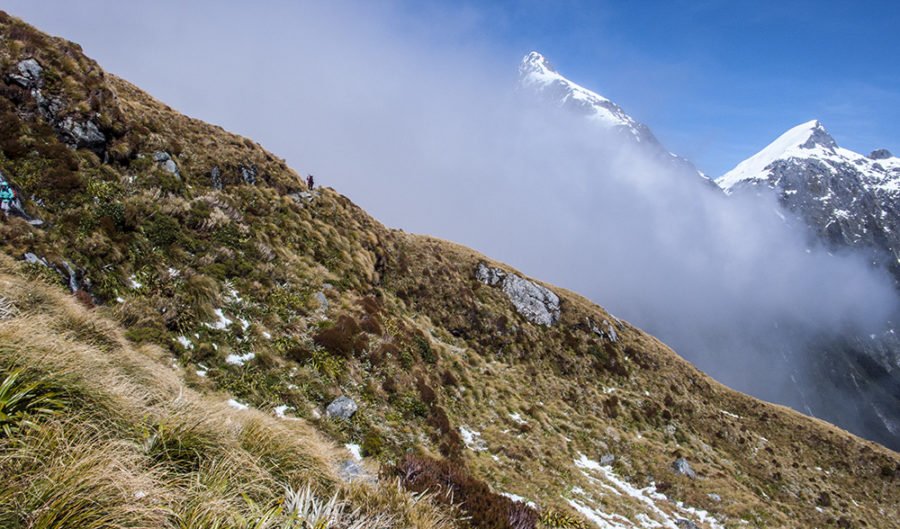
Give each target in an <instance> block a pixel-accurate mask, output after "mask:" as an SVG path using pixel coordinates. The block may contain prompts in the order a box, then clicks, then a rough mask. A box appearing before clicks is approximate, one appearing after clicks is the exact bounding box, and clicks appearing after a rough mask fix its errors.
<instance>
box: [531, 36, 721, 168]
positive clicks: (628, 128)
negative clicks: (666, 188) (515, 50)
mask: <svg viewBox="0 0 900 529" xmlns="http://www.w3.org/2000/svg"><path fill="white" fill-rule="evenodd" d="M519 80H520V83H521V85H522V86H523V87H524V88H526V89H529V90H533V91H534V92H535V93H537V94H539V95H541V96H542V97H544V98H545V99H547V100H548V101H551V102H554V103H557V104H559V105H560V106H562V107H563V108H565V109H567V110H570V111H572V112H575V113H577V114H581V115H584V116H585V117H586V118H588V119H590V120H591V121H592V122H593V123H596V124H597V125H598V126H600V127H602V128H604V129H612V130H615V131H617V132H620V133H622V134H623V135H625V136H626V137H628V138H631V139H632V140H633V141H634V142H636V143H637V144H640V145H641V146H643V147H644V148H645V149H647V150H648V151H649V152H650V153H651V154H653V155H654V156H657V157H658V158H659V159H661V160H665V161H666V162H667V163H671V164H673V166H675V167H676V168H677V169H679V170H682V171H686V172H689V173H692V174H697V175H699V176H701V177H702V178H703V179H704V180H706V179H707V176H706V175H704V174H703V173H701V172H700V171H698V170H697V168H696V167H694V165H693V164H692V163H691V162H689V161H688V160H687V159H685V158H682V157H680V156H678V155H676V154H674V153H671V152H669V151H668V150H666V149H665V147H663V145H662V144H661V143H660V142H659V140H657V139H656V136H654V135H653V132H652V131H651V130H650V128H649V127H647V125H644V124H643V123H641V122H639V121H637V120H636V119H634V118H632V117H631V116H629V115H628V114H627V113H625V111H624V110H622V108H621V107H620V106H619V105H617V104H616V103H614V102H613V101H611V100H609V99H607V98H605V97H603V96H602V95H600V94H598V93H596V92H594V91H592V90H588V89H587V88H585V87H583V86H581V85H579V84H577V83H575V82H573V81H570V80H569V79H567V78H566V77H564V76H562V75H561V74H560V73H559V72H557V71H556V70H555V69H554V68H553V66H552V65H551V64H550V62H549V61H548V60H547V59H546V58H545V57H544V56H543V55H541V54H540V53H538V52H536V51H532V52H531V53H529V54H528V55H526V56H525V57H524V58H523V59H522V63H521V64H520V65H519Z"/></svg>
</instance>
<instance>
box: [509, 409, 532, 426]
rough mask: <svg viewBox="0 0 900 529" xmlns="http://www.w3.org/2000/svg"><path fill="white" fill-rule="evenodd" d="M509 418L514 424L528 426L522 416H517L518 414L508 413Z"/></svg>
mask: <svg viewBox="0 0 900 529" xmlns="http://www.w3.org/2000/svg"><path fill="white" fill-rule="evenodd" d="M509 418H510V419H512V420H513V422H514V423H516V424H528V421H526V420H525V419H523V418H522V416H521V415H519V412H515V413H510V414H509Z"/></svg>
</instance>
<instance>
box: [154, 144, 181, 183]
mask: <svg viewBox="0 0 900 529" xmlns="http://www.w3.org/2000/svg"><path fill="white" fill-rule="evenodd" d="M153 160H154V161H155V162H156V163H157V164H159V166H160V167H162V168H163V169H165V170H166V171H167V172H169V173H171V174H173V175H175V176H176V177H178V178H179V179H180V178H181V171H179V170H178V164H176V163H175V160H173V159H172V155H171V154H169V153H167V152H165V151H156V152H154V153H153Z"/></svg>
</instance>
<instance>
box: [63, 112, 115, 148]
mask: <svg viewBox="0 0 900 529" xmlns="http://www.w3.org/2000/svg"><path fill="white" fill-rule="evenodd" d="M57 127H58V129H59V132H60V134H62V136H63V140H64V141H65V142H66V143H68V144H69V145H72V146H73V147H78V148H81V147H84V148H88V149H101V148H103V147H104V146H105V145H106V136H105V135H104V134H103V133H102V132H100V129H99V127H97V124H96V123H94V122H93V121H91V120H86V121H75V119H73V118H72V116H69V117H67V118H65V119H63V120H62V121H61V122H60V123H59V124H58V125H57Z"/></svg>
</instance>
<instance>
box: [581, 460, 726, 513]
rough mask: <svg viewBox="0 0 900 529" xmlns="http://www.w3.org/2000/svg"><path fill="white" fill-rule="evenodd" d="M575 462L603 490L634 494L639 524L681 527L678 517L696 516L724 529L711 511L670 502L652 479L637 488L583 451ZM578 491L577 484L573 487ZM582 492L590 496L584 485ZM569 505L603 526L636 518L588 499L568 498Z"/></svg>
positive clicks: (619, 493)
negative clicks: (608, 510) (630, 517)
mask: <svg viewBox="0 0 900 529" xmlns="http://www.w3.org/2000/svg"><path fill="white" fill-rule="evenodd" d="M574 463H575V466H576V467H578V468H580V469H582V473H583V474H584V476H585V477H587V478H588V479H589V480H590V481H591V482H592V483H595V484H597V485H599V486H600V488H602V489H603V490H606V491H610V492H613V493H615V494H616V495H618V496H623V497H629V498H632V499H633V501H634V504H635V507H636V508H638V509H640V510H642V511H643V512H639V513H636V514H635V519H636V520H637V522H638V523H639V524H640V525H639V527H661V528H666V529H679V527H678V520H679V519H682V518H684V519H693V520H697V521H699V522H701V523H703V524H705V525H707V526H708V527H710V528H711V529H723V526H722V525H721V524H720V523H719V521H718V520H717V519H716V518H714V517H713V516H712V515H711V514H710V513H708V512H706V511H704V510H700V509H695V508H693V507H688V506H685V505H684V504H682V503H681V502H675V503H673V502H671V501H669V499H668V498H667V497H666V495H665V494H662V493H660V492H659V491H657V490H656V485H655V484H653V483H651V484H650V485H648V486H647V487H644V488H638V487H635V486H634V485H632V484H631V483H629V482H628V481H626V480H625V479H623V478H621V477H620V476H618V475H617V474H616V473H615V472H614V471H613V470H612V467H611V466H608V465H601V464H600V463H599V462H597V461H594V460H592V459H590V458H588V457H587V456H585V455H584V454H579V457H578V459H576V460H575V461H574ZM572 492H573V493H574V492H576V488H573V489H572ZM577 492H578V493H579V494H580V495H582V496H584V497H585V498H588V499H589V495H588V494H586V493H584V491H583V490H582V489H578V491H577ZM567 501H568V503H569V505H571V506H572V508H574V509H575V510H577V511H578V512H579V513H581V514H582V515H584V516H585V517H586V518H588V519H590V520H591V521H592V522H594V524H595V525H597V526H598V527H601V528H614V529H620V528H633V527H635V523H634V521H632V520H630V519H629V518H626V517H624V516H621V515H618V514H610V513H607V512H604V511H602V510H600V509H599V508H593V507H591V506H590V504H589V502H587V501H581V502H580V501H576V500H574V499H567Z"/></svg>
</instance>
